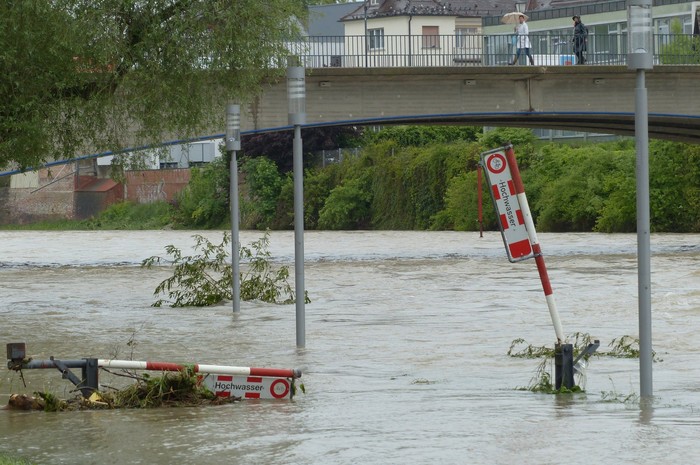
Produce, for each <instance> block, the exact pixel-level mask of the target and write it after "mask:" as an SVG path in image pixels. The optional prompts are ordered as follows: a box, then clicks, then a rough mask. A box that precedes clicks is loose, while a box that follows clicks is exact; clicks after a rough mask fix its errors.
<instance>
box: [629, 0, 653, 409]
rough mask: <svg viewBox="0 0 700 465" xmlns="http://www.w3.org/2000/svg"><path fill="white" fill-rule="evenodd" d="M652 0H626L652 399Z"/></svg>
mask: <svg viewBox="0 0 700 465" xmlns="http://www.w3.org/2000/svg"><path fill="white" fill-rule="evenodd" d="M651 2H652V0H627V36H628V50H627V67H628V68H629V69H633V70H636V71H637V86H636V88H635V112H634V133H635V141H636V145H637V275H638V289H639V291H638V292H639V295H638V298H639V389H640V396H641V397H642V398H646V399H650V398H651V396H652V395H653V388H652V372H651V371H652V349H651V245H650V243H651V240H650V235H651V231H650V220H649V217H650V213H649V106H648V102H647V89H646V83H645V76H644V71H645V70H647V69H652V68H653V66H654V63H653V58H654V57H653V54H652V47H653V41H652V21H651V20H652V18H651V7H652V3H651Z"/></svg>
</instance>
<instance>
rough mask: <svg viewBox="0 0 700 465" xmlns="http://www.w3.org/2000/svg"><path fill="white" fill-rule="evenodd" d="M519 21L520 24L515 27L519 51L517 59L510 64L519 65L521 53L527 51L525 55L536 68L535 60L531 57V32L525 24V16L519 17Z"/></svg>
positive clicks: (516, 55)
mask: <svg viewBox="0 0 700 465" xmlns="http://www.w3.org/2000/svg"><path fill="white" fill-rule="evenodd" d="M518 21H519V22H520V24H518V25H517V26H515V33H516V35H517V42H516V45H517V47H518V51H517V52H516V54H515V59H514V60H513V63H510V64H511V65H515V64H517V63H518V58H520V53H522V51H523V50H525V55H527V57H528V58H529V59H530V64H531V65H533V66H534V64H535V60H533V59H532V55H530V37H529V34H530V31H529V29H528V27H527V23H526V22H525V15H522V14H521V15H520V16H519V17H518Z"/></svg>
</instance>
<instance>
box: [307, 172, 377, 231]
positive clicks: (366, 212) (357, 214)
mask: <svg viewBox="0 0 700 465" xmlns="http://www.w3.org/2000/svg"><path fill="white" fill-rule="evenodd" d="M371 201H372V193H371V191H370V190H369V189H368V188H367V181H366V180H363V179H362V178H352V179H349V180H347V181H346V182H345V183H343V184H341V185H340V186H338V187H336V188H334V189H333V190H331V192H330V195H329V196H328V198H327V199H326V202H325V204H324V206H323V208H322V209H321V210H320V212H319V217H318V227H319V228H320V229H336V230H338V229H356V228H358V227H360V228H361V227H362V226H363V225H368V224H369V217H370V205H371Z"/></svg>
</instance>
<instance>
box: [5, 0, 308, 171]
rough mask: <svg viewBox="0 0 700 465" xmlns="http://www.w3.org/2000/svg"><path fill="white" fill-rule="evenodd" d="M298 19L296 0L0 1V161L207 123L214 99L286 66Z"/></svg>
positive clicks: (188, 130)
mask: <svg viewBox="0 0 700 465" xmlns="http://www.w3.org/2000/svg"><path fill="white" fill-rule="evenodd" d="M305 16H306V2H303V1H300V0H268V1H265V2H260V1H259V0H237V1H235V2H230V1H226V0H181V1H178V2H173V1H168V0H154V1H148V2H144V1H141V0H102V1H99V2H89V1H85V0H56V1H10V2H7V1H6V2H2V3H1V4H0V31H2V33H1V34H0V50H2V54H1V55H0V71H2V72H0V100H2V102H3V106H2V110H0V166H4V165H6V164H8V163H10V162H17V163H18V164H20V165H21V166H30V165H37V164H39V163H40V162H41V161H44V160H45V159H46V158H47V157H49V156H55V157H57V158H60V157H63V158H66V157H70V156H73V155H74V154H75V153H76V151H77V150H79V149H80V150H84V149H85V147H86V146H90V147H92V149H94V150H98V151H99V150H104V149H119V148H122V147H125V146H133V145H142V144H148V143H152V142H158V141H160V140H162V137H163V136H162V134H163V133H166V132H169V133H176V134H178V135H179V136H181V137H187V136H192V135H196V134H201V132H202V131H203V130H204V129H206V128H211V127H216V125H218V124H220V123H221V121H220V119H221V118H220V115H221V114H223V110H222V111H216V108H221V107H222V103H221V95H227V96H231V97H233V96H236V97H238V98H245V97H247V96H250V95H253V94H254V93H255V92H256V91H257V90H258V89H259V86H260V83H261V82H262V81H263V79H264V78H265V77H269V76H272V75H281V74H282V73H283V72H284V67H283V66H280V67H277V66H273V65H274V64H275V63H285V62H286V57H287V55H288V54H289V51H288V50H287V49H286V48H285V44H286V43H289V42H290V41H292V40H294V39H296V38H297V37H299V33H300V31H299V28H298V22H297V21H294V20H293V19H292V18H294V17H296V18H300V19H303V18H304V17H305ZM231 44H235V45H236V46H235V47H232V46H231ZM27 76H31V79H27V78H26V77H27ZM127 138H128V139H127Z"/></svg>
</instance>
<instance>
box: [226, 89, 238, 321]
mask: <svg viewBox="0 0 700 465" xmlns="http://www.w3.org/2000/svg"><path fill="white" fill-rule="evenodd" d="M240 149H241V106H240V105H238V104H234V103H229V104H228V105H226V152H228V155H229V157H230V160H231V161H230V164H229V181H230V187H229V199H230V203H231V282H232V287H233V289H232V293H231V300H233V313H238V312H240V311H241V271H240V270H241V268H240V256H239V248H240V247H239V245H240V244H239V242H240V239H239V236H238V233H239V229H240V225H239V218H240V215H239V206H238V160H237V159H236V151H238V150H240Z"/></svg>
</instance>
